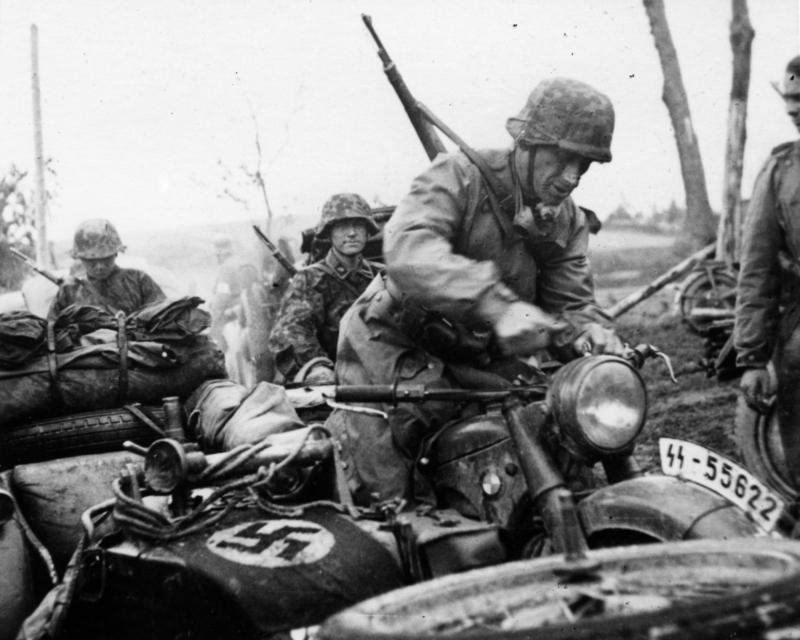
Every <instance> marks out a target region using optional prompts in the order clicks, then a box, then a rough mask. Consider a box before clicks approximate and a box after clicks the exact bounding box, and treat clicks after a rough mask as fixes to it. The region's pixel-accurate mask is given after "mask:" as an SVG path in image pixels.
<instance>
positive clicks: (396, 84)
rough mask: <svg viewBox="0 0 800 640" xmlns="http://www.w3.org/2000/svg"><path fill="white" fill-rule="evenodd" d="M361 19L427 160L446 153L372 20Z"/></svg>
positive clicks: (362, 16)
mask: <svg viewBox="0 0 800 640" xmlns="http://www.w3.org/2000/svg"><path fill="white" fill-rule="evenodd" d="M361 19H362V20H363V21H364V25H365V26H366V27H367V30H368V31H369V33H370V35H371V36H372V39H373V40H375V44H376V45H377V46H378V57H379V58H380V59H381V62H383V71H384V73H386V78H387V80H389V83H390V84H391V85H392V87H393V88H394V90H395V93H397V97H398V98H399V99H400V102H401V104H402V105H403V108H404V109H405V110H406V114H408V119H409V120H411V124H412V126H413V127H414V131H416V132H417V136H419V140H420V142H421V143H422V146H423V147H424V148H425V153H427V154H428V159H429V160H433V159H434V158H435V157H436V155H437V154H439V153H446V152H447V149H446V148H445V146H444V144H443V143H442V140H441V138H440V137H439V135H438V134H437V133H436V130H435V129H434V128H433V127H432V126H431V123H430V122H429V121H428V120H426V119H425V117H424V115H423V114H422V112H421V111H420V109H419V107H418V106H417V101H416V100H415V99H414V96H412V95H411V91H409V89H408V87H407V86H406V83H405V81H404V80H403V76H401V75H400V72H399V71H398V70H397V66H396V65H395V64H394V61H393V60H392V59H391V58H390V57H389V54H388V53H387V51H386V49H385V48H384V46H383V43H382V42H381V39H380V38H379V37H378V34H377V33H375V29H374V27H373V26H372V18H371V17H370V16H368V15H366V14H364V13H362V14H361Z"/></svg>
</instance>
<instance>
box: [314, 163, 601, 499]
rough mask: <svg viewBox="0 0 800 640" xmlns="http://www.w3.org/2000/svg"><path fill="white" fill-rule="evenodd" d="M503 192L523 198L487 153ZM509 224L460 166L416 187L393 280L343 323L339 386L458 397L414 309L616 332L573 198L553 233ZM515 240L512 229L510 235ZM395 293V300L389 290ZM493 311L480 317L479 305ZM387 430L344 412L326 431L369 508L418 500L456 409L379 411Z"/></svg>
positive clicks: (526, 215)
mask: <svg viewBox="0 0 800 640" xmlns="http://www.w3.org/2000/svg"><path fill="white" fill-rule="evenodd" d="M480 153H481V155H482V157H483V158H484V159H485V160H486V162H487V163H488V164H489V167H490V168H491V170H492V171H493V172H494V173H495V175H496V177H497V179H498V180H500V181H501V182H502V183H503V185H504V186H505V188H506V189H507V190H508V191H509V192H510V193H514V192H515V185H514V183H513V179H512V169H511V164H510V163H511V151H510V150H495V151H482V152H480ZM515 195H516V198H515V200H516V205H515V211H513V212H511V211H509V212H502V213H503V215H507V221H504V222H503V224H501V223H500V222H499V221H498V219H497V218H496V217H495V215H494V214H493V212H492V211H491V209H490V208H489V203H488V194H487V188H486V185H485V182H484V180H483V179H482V177H481V174H480V172H479V170H478V168H477V167H476V166H475V165H474V164H472V163H471V162H470V161H469V160H468V159H467V158H466V157H465V156H464V155H462V154H452V155H449V154H440V155H439V156H438V157H437V159H436V160H435V161H434V163H433V164H432V165H431V167H430V168H429V169H428V170H427V171H425V172H424V173H423V174H422V175H420V176H419V177H417V178H416V179H415V180H414V182H413V183H412V186H411V190H410V192H409V193H408V195H407V196H406V197H405V198H404V199H403V200H402V201H401V203H400V204H399V205H398V207H397V209H396V210H395V212H394V213H393V214H392V217H391V218H390V220H389V222H388V223H387V225H386V227H385V229H384V255H385V257H386V271H387V274H388V275H387V278H386V279H385V280H384V279H382V278H376V279H375V281H373V283H372V284H371V285H370V287H369V288H368V289H367V291H366V292H365V293H364V294H363V295H362V296H361V297H360V298H359V299H358V300H357V301H356V303H355V304H354V305H353V307H351V309H350V311H348V313H347V314H346V315H345V316H344V318H343V320H342V327H341V334H340V339H339V350H338V360H337V363H336V375H337V380H338V382H339V383H340V384H387V383H393V382H394V381H395V380H401V381H404V382H408V383H411V384H425V385H429V386H431V387H447V386H460V385H461V383H460V381H459V379H458V376H456V375H454V371H455V366H454V364H453V363H451V362H449V361H448V360H447V356H446V355H444V356H435V355H433V354H432V353H431V352H430V351H429V350H426V349H423V348H422V347H421V346H420V344H419V343H418V342H417V341H415V339H414V338H413V337H412V336H411V335H409V331H408V328H407V325H406V322H405V317H406V311H407V309H408V308H409V307H411V308H415V307H424V308H425V309H428V310H433V311H436V312H439V313H441V314H442V315H444V316H445V317H446V318H447V319H448V320H449V321H450V322H451V323H453V324H456V323H464V324H465V325H467V326H470V327H473V328H476V329H477V328H486V327H487V326H489V327H490V326H491V325H492V324H493V323H492V322H491V318H492V317H496V315H495V314H498V313H501V312H502V311H503V310H504V309H505V308H506V307H507V306H508V305H509V304H511V303H512V302H513V301H515V300H524V301H526V302H529V303H532V304H536V305H538V306H540V307H541V308H543V309H545V310H546V311H548V312H551V313H553V314H555V315H558V316H560V317H562V318H564V319H565V320H567V321H568V322H569V323H570V324H571V325H572V327H573V328H574V330H573V331H578V330H580V328H581V327H582V326H583V325H585V324H586V323H589V322H600V323H603V324H608V318H607V316H605V314H603V312H602V311H601V310H600V309H599V308H598V307H597V305H596V303H595V299H594V285H593V281H592V276H591V273H590V271H589V263H588V260H587V257H586V252H587V249H588V242H589V229H588V224H587V220H586V217H585V214H584V213H583V211H581V209H580V208H579V207H578V206H576V205H575V203H574V202H573V201H572V200H571V199H570V198H567V199H566V200H565V201H564V202H563V203H561V205H560V206H559V208H558V211H557V213H556V215H555V218H554V223H553V224H552V225H551V226H550V228H548V229H543V228H540V227H539V226H537V222H536V221H535V220H534V218H533V216H532V215H531V213H530V210H529V209H527V208H523V207H522V206H521V204H520V202H521V194H520V193H519V191H518V190H517V191H516V194H515ZM507 223H512V224H513V229H511V235H510V237H507V234H506V233H505V232H504V229H503V228H504V227H511V226H512V224H507ZM387 287H388V288H387ZM479 301H483V302H484V303H485V304H483V305H482V306H481V310H482V311H487V310H488V314H490V315H488V314H487V315H486V316H484V317H481V315H480V312H479V311H478V302H479ZM379 408H380V409H382V410H384V411H386V412H387V413H388V414H389V419H388V420H384V419H383V418H380V417H375V416H370V415H363V414H357V413H353V412H347V411H342V410H338V409H337V410H335V411H334V412H333V413H332V414H331V416H330V418H329V419H328V423H327V424H328V427H329V428H330V429H331V430H332V432H333V433H334V434H336V436H337V437H338V438H339V440H340V441H341V443H342V445H343V451H342V457H343V459H344V462H345V465H346V466H345V470H346V473H347V474H348V479H349V481H350V484H351V489H352V490H353V491H354V493H355V496H356V499H357V500H359V501H360V502H369V501H371V500H372V499H375V498H377V499H379V500H385V499H392V498H396V497H403V498H412V499H419V498H420V492H421V491H424V488H419V487H414V488H412V481H411V477H412V475H413V473H412V472H413V469H414V464H415V463H414V460H415V459H416V457H417V454H418V451H419V446H420V442H421V439H422V438H423V437H424V436H425V435H427V434H430V433H432V432H433V431H435V430H436V429H437V428H438V427H440V426H441V425H442V424H443V423H444V422H446V421H447V420H449V419H451V418H453V417H455V415H454V412H453V411H454V407H453V406H452V404H450V405H447V404H445V403H425V404H422V405H413V406H412V405H403V404H402V403H401V404H400V405H398V406H397V407H392V406H388V405H387V406H380V407H379Z"/></svg>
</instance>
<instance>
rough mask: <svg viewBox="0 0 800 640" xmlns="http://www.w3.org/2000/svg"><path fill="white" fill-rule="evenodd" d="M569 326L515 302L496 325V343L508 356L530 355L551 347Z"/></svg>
mask: <svg viewBox="0 0 800 640" xmlns="http://www.w3.org/2000/svg"><path fill="white" fill-rule="evenodd" d="M568 327H569V325H568V324H567V323H566V322H562V321H560V320H556V319H555V318H554V317H553V316H551V315H550V314H548V313H545V312H544V311H542V310H541V309H540V308H539V307H536V306H534V305H532V304H528V303H527V302H521V301H517V302H512V303H511V304H510V305H509V306H508V307H507V308H506V310H505V311H504V312H503V313H502V315H501V316H500V318H499V319H498V320H497V322H496V323H495V325H494V332H495V336H496V337H497V344H498V345H499V346H500V349H501V350H502V351H503V353H506V354H509V355H521V356H525V355H531V354H533V353H535V352H537V351H539V350H540V349H544V348H546V347H547V346H549V345H550V342H551V338H552V334H554V333H557V332H559V331H564V330H565V329H567V328H568Z"/></svg>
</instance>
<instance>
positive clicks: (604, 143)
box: [506, 78, 614, 162]
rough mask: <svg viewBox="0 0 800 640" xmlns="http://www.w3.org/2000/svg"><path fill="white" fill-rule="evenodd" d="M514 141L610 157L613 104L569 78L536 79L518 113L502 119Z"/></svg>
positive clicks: (604, 158) (605, 159) (602, 158)
mask: <svg viewBox="0 0 800 640" xmlns="http://www.w3.org/2000/svg"><path fill="white" fill-rule="evenodd" d="M506 130H507V131H508V132H509V133H510V134H511V137H512V138H514V140H516V141H517V143H520V144H523V145H528V146H533V145H555V146H558V147H560V148H562V149H566V150H568V151H574V152H575V153H577V154H579V155H581V156H584V157H585V158H589V159H590V160H595V161H597V162H609V161H610V160H611V148H610V147H611V136H612V134H613V133H614V107H613V106H612V105H611V100H609V99H608V96H606V95H605V94H603V93H600V92H599V91H598V90H597V89H594V88H593V87H590V86H589V85H588V84H585V83H583V82H581V81H579V80H572V79H571V78H550V79H549V80H543V81H542V82H540V83H539V84H538V85H536V87H535V88H534V89H533V91H532V92H531V94H530V96H528V101H527V102H526V103H525V106H524V107H523V108H522V111H520V113H519V115H518V116H512V117H511V118H509V119H508V120H507V121H506Z"/></svg>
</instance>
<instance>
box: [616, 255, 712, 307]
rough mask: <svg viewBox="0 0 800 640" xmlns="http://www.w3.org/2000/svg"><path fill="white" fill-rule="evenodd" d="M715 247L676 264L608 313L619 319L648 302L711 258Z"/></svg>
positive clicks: (621, 301)
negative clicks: (654, 295) (702, 261)
mask: <svg viewBox="0 0 800 640" xmlns="http://www.w3.org/2000/svg"><path fill="white" fill-rule="evenodd" d="M714 249H715V245H714V244H713V243H712V244H709V245H707V246H705V247H703V248H702V249H700V251H697V252H695V253H693V254H692V255H690V256H689V257H688V258H686V260H684V261H683V262H680V263H678V264H676V265H675V266H674V267H672V269H670V270H669V271H667V272H666V273H663V274H662V275H660V276H658V278H656V279H655V280H653V281H652V282H651V283H650V284H648V285H645V286H644V287H642V288H641V289H637V290H636V291H634V292H633V293H632V294H630V295H629V296H626V297H625V298H623V299H622V300H620V301H619V302H617V304H615V305H613V306H611V307H609V308H608V309H606V313H607V314H608V315H609V316H611V317H612V318H618V317H619V316H621V315H622V314H623V313H625V312H626V311H628V310H629V309H632V308H633V307H635V306H636V305H637V304H639V303H640V302H641V301H642V300H646V299H647V298H649V297H650V296H652V295H653V294H654V293H655V292H656V291H658V290H659V289H661V288H663V287H665V286H666V285H668V284H669V283H670V282H672V281H673V280H677V279H678V278H680V277H681V276H684V275H686V274H687V273H689V272H690V271H691V270H692V269H694V267H695V265H696V264H697V263H698V262H700V261H701V260H705V259H706V258H708V257H709V256H711V255H713V254H714Z"/></svg>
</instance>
